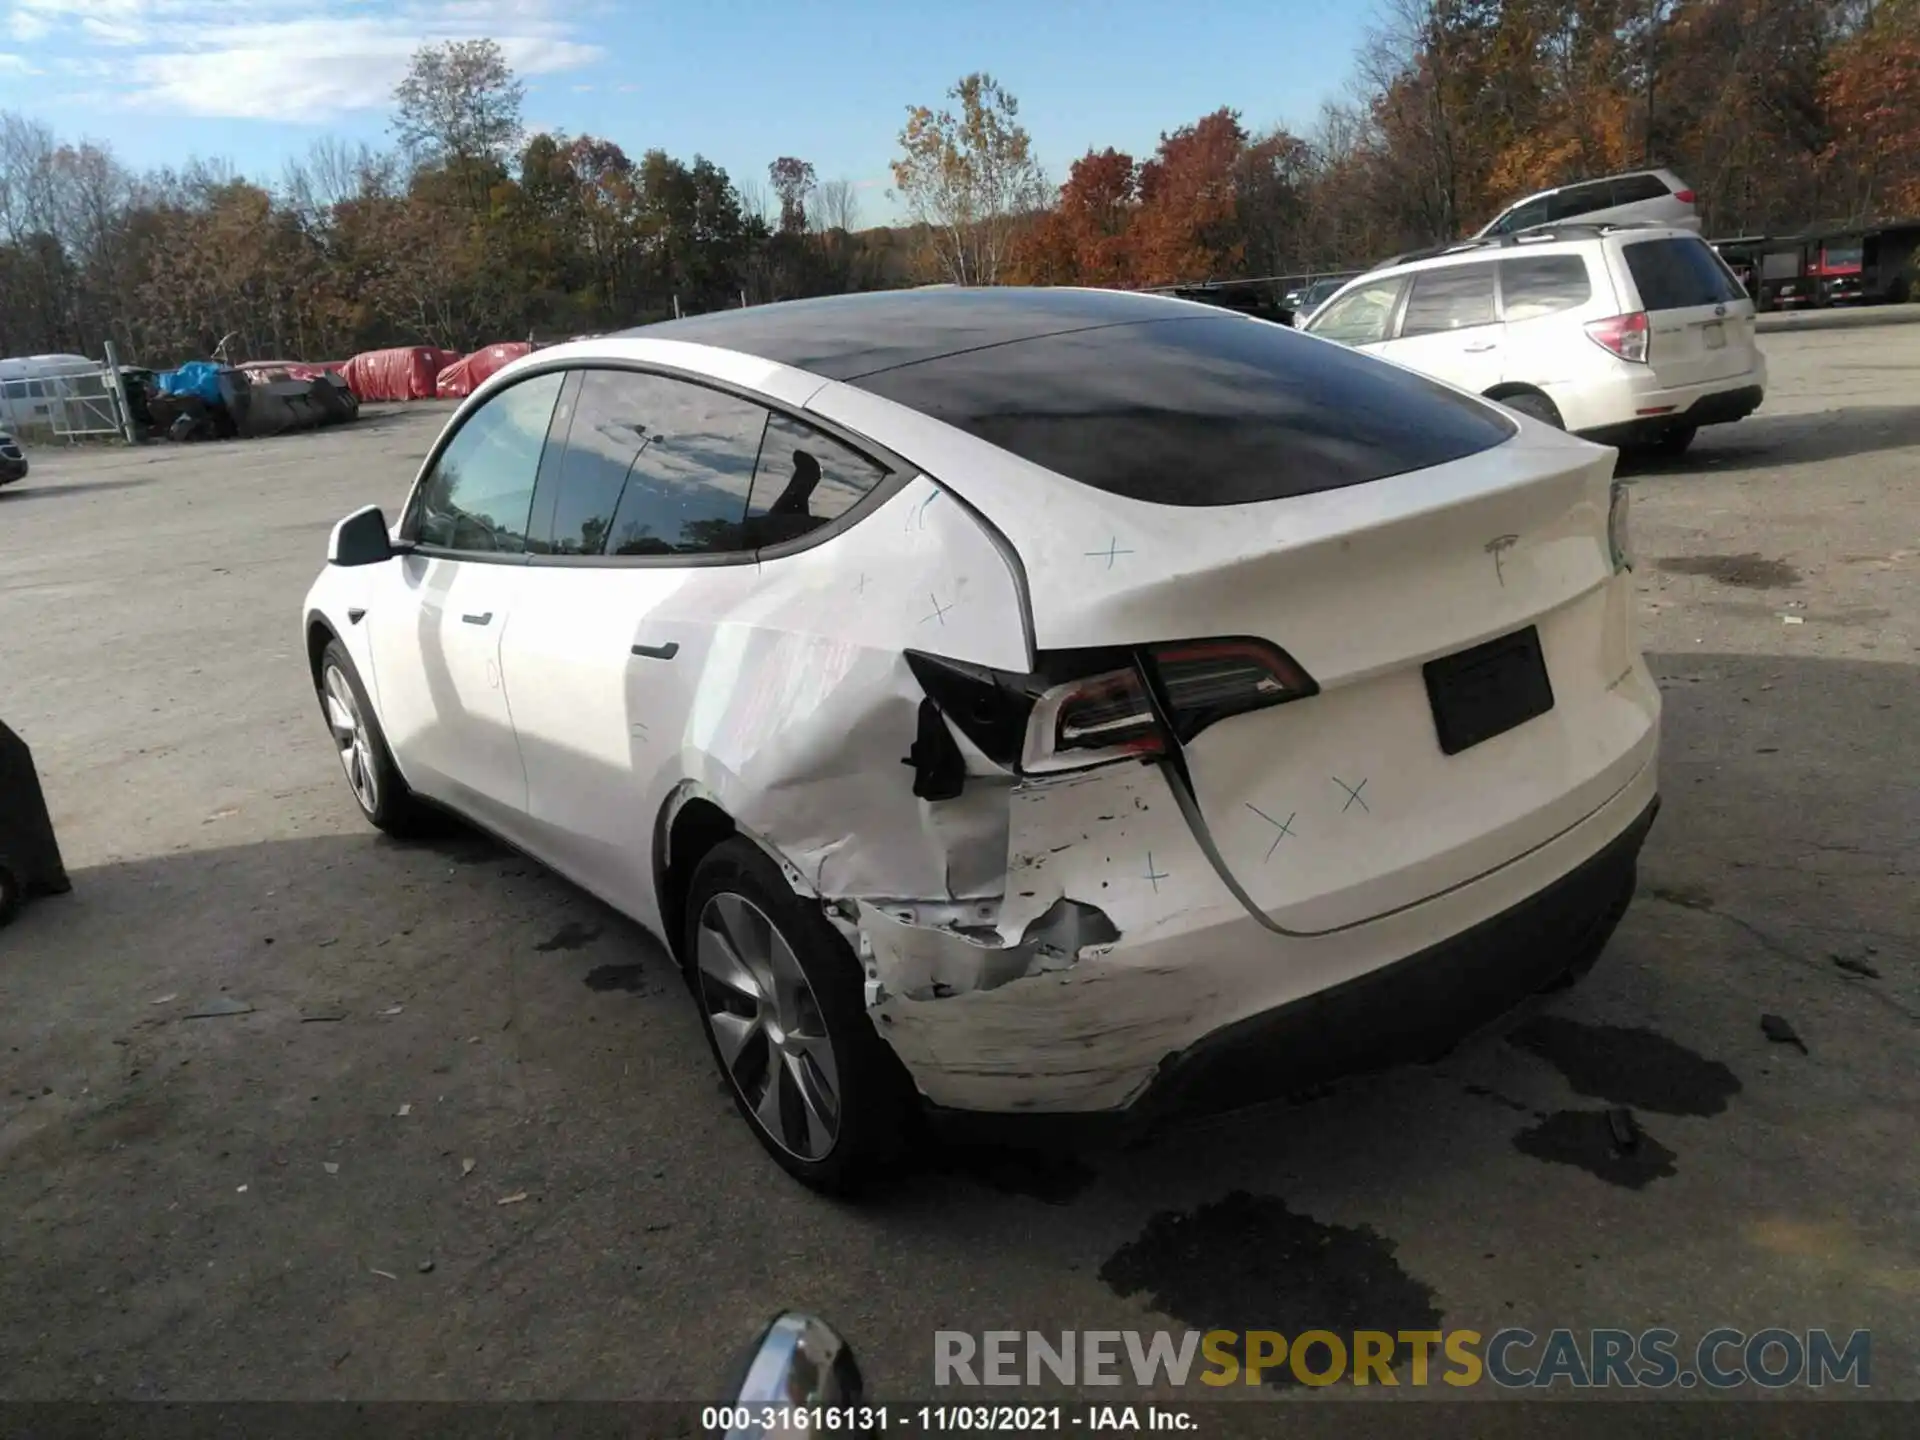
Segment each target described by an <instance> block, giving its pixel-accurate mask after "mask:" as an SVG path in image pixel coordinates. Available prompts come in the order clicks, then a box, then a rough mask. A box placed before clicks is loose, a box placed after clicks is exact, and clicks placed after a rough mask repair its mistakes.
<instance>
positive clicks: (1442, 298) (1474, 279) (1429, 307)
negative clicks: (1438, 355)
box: [1400, 261, 1499, 340]
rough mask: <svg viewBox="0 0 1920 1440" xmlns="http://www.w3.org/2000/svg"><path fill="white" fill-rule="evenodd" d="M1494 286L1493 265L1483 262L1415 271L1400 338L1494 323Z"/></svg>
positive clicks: (1435, 333)
mask: <svg viewBox="0 0 1920 1440" xmlns="http://www.w3.org/2000/svg"><path fill="white" fill-rule="evenodd" d="M1493 283H1494V282H1493V265H1492V264H1491V263H1490V262H1485V261H1483V262H1482V263H1480V264H1478V265H1449V266H1446V267H1445V268H1443V269H1438V270H1417V271H1415V272H1414V276H1413V293H1412V294H1411V295H1409V296H1408V297H1407V313H1406V316H1405V318H1404V319H1402V320H1401V322H1400V338H1401V339H1403V340H1407V339H1412V338H1413V337H1414V336H1416V335H1439V334H1444V333H1446V332H1447V331H1449V330H1469V329H1472V328H1473V327H1474V326H1476V325H1491V324H1493V323H1494V321H1495V320H1496V319H1498V318H1499V317H1498V315H1497V314H1496V313H1495V309H1494V301H1493Z"/></svg>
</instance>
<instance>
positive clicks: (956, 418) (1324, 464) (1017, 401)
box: [849, 315, 1516, 505]
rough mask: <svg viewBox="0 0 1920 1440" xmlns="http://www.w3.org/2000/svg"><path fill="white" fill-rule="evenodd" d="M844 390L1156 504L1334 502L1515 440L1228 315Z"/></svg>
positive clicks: (1010, 352)
mask: <svg viewBox="0 0 1920 1440" xmlns="http://www.w3.org/2000/svg"><path fill="white" fill-rule="evenodd" d="M849 383H851V384H854V385H857V386H859V387H861V388H862V389H865V390H868V391H871V392H872V393H874V394H877V395H881V396H884V397H885V398H887V399H889V400H893V401H896V402H898V403H899V404H902V405H906V406H908V407H910V408H912V409H915V410H918V411H920V412H921V413H922V414H923V415H929V416H932V417H933V418H934V419H936V420H941V421H944V422H945V423H946V424H949V425H953V426H956V427H958V428H959V429H962V430H965V431H967V432H968V433H969V434H972V435H975V436H977V437H979V438H980V439H982V440H985V441H987V442H988V443H989V444H993V445H997V446H999V447H1000V448H1001V449H1002V450H1006V451H1008V452H1009V453H1011V454H1014V455H1017V456H1019V457H1020V458H1022V459H1024V460H1028V461H1031V462H1032V463H1034V464H1036V465H1040V466H1044V467H1045V468H1046V469H1049V470H1052V471H1054V472H1055V473H1057V474H1060V475H1065V476H1068V477H1070V478H1072V479H1074V480H1078V481H1079V482H1080V483H1082V484H1084V485H1088V486H1091V487H1092V488H1094V489H1096V490H1103V491H1105V492H1107V493H1108V494H1112V495H1124V496H1127V497H1129V498H1130V499H1134V500H1147V501H1153V502H1155V503H1157V504H1161V505H1243V504H1249V503H1253V502H1258V501H1267V500H1281V499H1285V498H1286V497H1288V496H1292V495H1311V494H1314V493H1317V492H1319V491H1323V490H1338V489H1342V488H1344V487H1345V486H1349V485H1361V484H1365V483H1366V482H1367V481H1370V480H1379V479H1382V478H1384V477H1386V476H1389V475H1400V474H1404V473H1405V472H1407V471H1410V470H1421V469H1425V468H1427V467H1428V466H1432V465H1440V464H1444V463H1446V462H1447V461H1449V460H1458V459H1460V458H1461V457H1462V456H1465V455H1472V454H1476V453H1478V452H1479V451H1482V450H1487V449H1490V448H1492V447H1493V446H1495V445H1498V444H1500V443H1501V442H1503V441H1505V440H1506V439H1508V438H1509V437H1511V436H1512V435H1513V434H1514V432H1515V428H1516V427H1515V426H1514V425H1513V424H1512V422H1511V421H1509V420H1507V419H1506V418H1505V416H1503V415H1502V414H1501V412H1500V411H1499V410H1498V409H1496V408H1495V407H1494V406H1492V405H1488V404H1483V403H1482V402H1480V401H1477V400H1473V399H1470V398H1469V397H1467V396H1465V395H1460V394H1457V393H1456V392H1454V391H1452V390H1449V389H1447V388H1446V387H1445V386H1442V385H1440V384H1437V383H1436V382H1434V381H1431V380H1428V379H1426V378H1425V377H1424V376H1420V375H1416V374H1414V373H1413V372H1411V371H1409V370H1403V369H1401V368H1400V367H1399V366H1397V365H1387V364H1383V363H1382V362H1380V361H1379V360H1376V359H1374V358H1373V357H1372V356H1370V355H1363V354H1359V353H1357V352H1354V351H1351V350H1343V349H1340V348H1338V347H1336V346H1331V345H1320V344H1316V343H1315V342H1314V340H1313V339H1312V338H1311V337H1309V336H1306V335H1303V334H1301V333H1300V332H1299V331H1297V330H1290V329H1287V328H1286V327H1284V326H1280V325H1268V324H1263V323H1261V322H1260V321H1257V320H1243V319H1240V318H1238V317H1237V316H1231V315H1220V316H1200V317H1195V318H1193V319H1177V320H1159V321H1150V322H1145V323H1139V324H1132V325H1109V326H1104V327H1102V328H1099V329H1092V330H1080V331H1074V332H1070V333H1067V334H1060V335H1048V336H1044V337H1040V338H1036V339H1032V340H1022V341H1018V342H1016V343H1014V344H1010V345H999V346H995V347H993V348H991V349H985V350H972V351H965V352H961V353H959V354H954V355H948V356H944V357H942V358H940V359H937V360H928V361H925V362H923V363H921V364H918V365H903V366H900V367H898V368H896V369H892V370H883V371H880V372H878V373H876V374H872V375H865V376H861V377H859V378H858V379H855V380H853V381H851V382H849Z"/></svg>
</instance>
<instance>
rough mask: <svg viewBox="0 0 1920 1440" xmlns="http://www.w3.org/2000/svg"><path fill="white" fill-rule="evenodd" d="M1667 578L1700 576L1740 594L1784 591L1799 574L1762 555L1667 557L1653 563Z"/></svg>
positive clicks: (1796, 580)
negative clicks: (1669, 576) (1740, 590)
mask: <svg viewBox="0 0 1920 1440" xmlns="http://www.w3.org/2000/svg"><path fill="white" fill-rule="evenodd" d="M1654 563H1655V564H1656V565H1658V566H1659V567H1660V568H1661V569H1662V570H1664V571H1666V572H1667V573H1668V574H1669V575H1704V576H1706V577H1707V579H1709V580H1718V581H1719V582H1720V583H1721V584H1722V585H1734V586H1737V587H1739V588H1740V589H1742V590H1785V589H1787V588H1789V587H1791V586H1794V585H1798V584H1799V583H1800V572H1799V571H1798V570H1796V569H1794V568H1793V566H1791V565H1789V564H1787V562H1786V561H1784V560H1769V559H1767V558H1766V557H1765V556H1764V555H1756V554H1752V553H1749V554H1746V555H1669V556H1666V557H1665V558H1664V559H1661V560H1656V561H1655V562H1654Z"/></svg>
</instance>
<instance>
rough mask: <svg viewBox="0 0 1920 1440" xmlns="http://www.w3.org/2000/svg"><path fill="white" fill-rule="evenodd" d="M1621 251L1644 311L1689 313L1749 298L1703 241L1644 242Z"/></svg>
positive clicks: (1690, 237) (1690, 239)
mask: <svg viewBox="0 0 1920 1440" xmlns="http://www.w3.org/2000/svg"><path fill="white" fill-rule="evenodd" d="M1621 248H1622V250H1623V252H1624V253H1625V255H1626V258H1627V269H1628V270H1630V271H1631V272H1632V273H1633V287H1634V289H1636V290H1638V291H1639V292H1640V308H1641V309H1643V310H1686V309H1690V308H1692V307H1693V306H1696V305H1724V304H1727V303H1729V302H1731V301H1734V300H1743V299H1745V298H1746V297H1745V296H1744V295H1742V294H1741V293H1740V287H1739V285H1738V284H1737V283H1735V281H1734V278H1733V276H1731V275H1730V274H1728V273H1727V269H1726V267H1725V266H1724V265H1722V264H1721V263H1720V261H1719V260H1718V259H1717V258H1716V257H1715V255H1714V253H1713V251H1712V250H1710V249H1708V248H1707V243H1706V241H1704V240H1696V239H1694V238H1693V237H1692V236H1687V237H1686V238H1684V239H1680V238H1676V239H1671V240H1641V241H1637V242H1635V243H1634V244H1632V245H1626V246H1623V247H1621Z"/></svg>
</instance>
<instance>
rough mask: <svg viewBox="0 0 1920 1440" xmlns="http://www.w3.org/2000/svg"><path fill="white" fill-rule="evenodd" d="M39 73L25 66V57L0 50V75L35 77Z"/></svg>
mask: <svg viewBox="0 0 1920 1440" xmlns="http://www.w3.org/2000/svg"><path fill="white" fill-rule="evenodd" d="M38 73H39V72H38V71H37V70H35V69H34V68H33V67H32V66H31V65H29V64H27V57H26V56H24V55H15V54H12V53H11V52H9V51H6V50H0V75H36V74H38Z"/></svg>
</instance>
